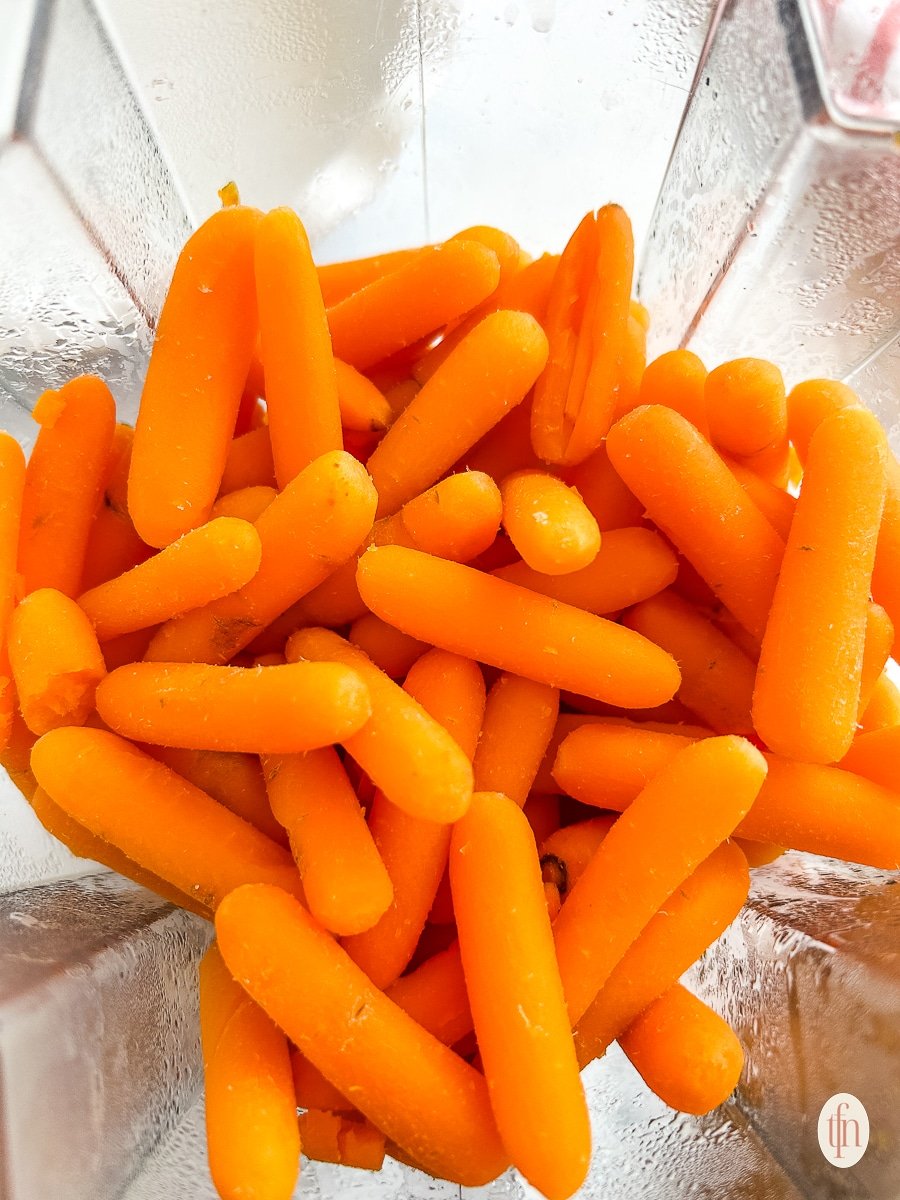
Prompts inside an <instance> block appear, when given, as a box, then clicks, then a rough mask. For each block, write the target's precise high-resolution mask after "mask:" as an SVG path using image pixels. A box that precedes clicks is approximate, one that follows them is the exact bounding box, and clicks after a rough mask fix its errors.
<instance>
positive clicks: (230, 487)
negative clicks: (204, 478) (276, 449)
mask: <svg viewBox="0 0 900 1200" xmlns="http://www.w3.org/2000/svg"><path fill="white" fill-rule="evenodd" d="M248 487H275V463H274V460H273V458H272V438H271V435H270V433H269V427H268V425H260V426H259V428H258V429H250V430H248V431H247V433H242V434H241V435H240V436H239V437H236V438H234V440H233V441H231V442H229V444H228V450H227V452H226V456H225V466H224V467H223V469H222V478H221V482H220V485H219V495H222V496H226V495H228V494H229V493H230V492H236V491H239V490H240V489H241V488H248Z"/></svg>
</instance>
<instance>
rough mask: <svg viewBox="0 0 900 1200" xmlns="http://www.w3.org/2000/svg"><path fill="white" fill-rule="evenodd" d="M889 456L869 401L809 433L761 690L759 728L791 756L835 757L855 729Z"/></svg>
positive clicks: (756, 709) (756, 706) (763, 657)
mask: <svg viewBox="0 0 900 1200" xmlns="http://www.w3.org/2000/svg"><path fill="white" fill-rule="evenodd" d="M886 457H887V443H886V440H885V436H884V432H883V430H882V428H881V426H880V425H879V424H878V422H877V421H876V420H875V418H874V417H873V416H872V415H871V414H870V413H867V412H865V411H864V410H862V409H855V408H854V409H847V410H845V411H844V412H842V413H838V414H837V415H836V416H833V417H829V418H827V419H826V420H825V421H823V423H822V424H821V425H820V426H819V428H818V429H817V430H816V432H815V433H814V434H813V437H812V440H811V442H810V446H809V453H808V458H807V463H806V472H805V475H804V479H803V488H802V490H801V492H800V499H799V500H798V502H797V511H796V513H795V514H794V520H793V522H792V524H791V532H790V536H789V537H788V542H787V549H786V551H785V554H784V561H783V563H782V567H781V574H780V575H779V578H778V584H777V586H776V588H775V595H774V599H773V601H772V610H771V612H770V614H769V619H768V623H767V625H766V631H765V637H764V638H763V643H762V651H761V653H760V658H759V669H758V673H757V679H756V689H755V692H754V696H753V723H754V725H755V727H756V730H757V732H758V733H759V735H760V737H761V738H762V739H763V740H764V741H765V742H766V744H767V745H768V746H769V747H770V748H771V749H772V750H775V751H777V752H778V753H781V754H785V755H787V756H789V757H791V758H797V759H801V760H803V761H806V762H819V763H829V762H836V761H837V760H838V759H839V758H841V757H842V756H843V755H844V754H845V753H846V752H847V750H848V749H849V747H850V742H851V741H852V739H853V734H854V732H855V729H856V718H857V712H858V709H859V695H860V672H861V668H862V657H863V647H864V644H865V635H866V619H867V606H868V597H869V585H870V581H871V578H872V566H873V563H874V560H875V544H876V540H877V538H878V529H879V524H880V521H881V513H882V508H883V505H884V490H885V462H886Z"/></svg>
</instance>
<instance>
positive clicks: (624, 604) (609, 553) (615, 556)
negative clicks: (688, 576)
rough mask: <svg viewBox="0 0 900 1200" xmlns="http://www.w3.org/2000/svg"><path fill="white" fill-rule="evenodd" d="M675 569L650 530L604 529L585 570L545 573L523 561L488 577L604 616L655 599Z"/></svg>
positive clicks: (665, 546) (664, 547)
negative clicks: (493, 577) (597, 546)
mask: <svg viewBox="0 0 900 1200" xmlns="http://www.w3.org/2000/svg"><path fill="white" fill-rule="evenodd" d="M677 571H678V559H677V558H676V556H675V554H674V552H673V550H672V549H671V547H670V546H669V545H668V544H667V543H666V542H665V541H664V540H663V539H662V538H661V537H660V536H659V534H657V533H654V532H653V530H651V529H641V528H639V527H638V528H634V529H631V528H625V529H610V530H608V531H607V532H606V533H604V535H603V541H602V543H601V545H600V550H599V552H598V554H597V557H596V558H595V559H594V561H593V562H592V563H591V564H590V566H587V567H584V568H582V570H580V571H573V572H572V573H571V574H569V575H545V574H542V573H541V572H540V571H536V570H534V569H533V568H532V567H529V566H528V565H527V564H526V563H523V562H517V563H513V564H512V565H511V566H508V567H500V568H499V569H498V570H496V571H493V572H491V573H492V574H493V575H495V576H496V577H497V578H498V579H505V580H506V581H507V582H508V583H515V584H518V585H519V586H520V587H525V588H528V589H530V590H531V591H533V592H540V593H541V595H542V596H550V597H552V598H553V599H554V600H561V601H562V602H563V603H564V604H571V605H573V607H575V608H583V609H585V610H586V611H587V612H592V613H595V614H596V615H597V616H603V615H604V614H609V613H615V612H618V611H619V610H620V609H623V608H628V607H630V606H631V605H632V604H637V603H639V602H640V601H641V600H647V599H648V598H649V597H650V596H654V595H656V593H657V592H660V591H662V589H663V588H665V587H667V586H668V585H669V584H671V583H673V582H674V580H675V576H676V574H677Z"/></svg>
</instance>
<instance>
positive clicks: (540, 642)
mask: <svg viewBox="0 0 900 1200" xmlns="http://www.w3.org/2000/svg"><path fill="white" fill-rule="evenodd" d="M357 583H358V585H359V590H360V594H361V595H362V598H363V600H364V601H365V602H366V604H367V605H368V606H369V608H370V609H371V610H372V612H374V613H376V614H377V615H378V616H379V617H381V618H382V620H384V621H387V622H389V624H391V625H396V626H397V628H398V629H402V630H403V631H404V632H405V633H408V634H410V635H411V636H412V637H416V638H419V639H420V640H421V641H424V642H430V643H431V644H432V645H435V646H441V647H442V648H443V649H445V650H450V651H452V652H453V653H456V654H462V655H464V656H466V657H468V658H475V659H477V660H479V661H480V662H484V663H488V664H490V665H491V666H495V667H499V668H500V669H501V670H503V671H510V672H512V673H513V674H516V675H524V676H525V678H526V679H533V680H535V681H536V682H538V683H546V684H549V685H550V686H551V687H567V688H570V689H571V690H572V691H576V692H582V693H584V694H585V695H588V696H594V697H596V698H597V699H599V700H608V701H610V702H611V703H614V704H620V705H623V706H628V705H635V706H640V705H652V704H657V703H662V701H663V700H668V699H669V698H670V697H671V696H672V695H673V693H674V692H675V690H676V689H677V687H678V682H679V675H678V668H677V666H676V665H675V662H674V660H673V659H672V658H671V657H670V656H669V655H668V654H666V653H665V651H663V650H660V649H659V648H658V647H656V646H653V645H652V644H651V643H650V642H647V641H646V640H645V639H644V638H642V637H641V636H640V635H639V634H635V633H633V632H632V631H631V630H627V629H622V628H621V627H620V626H618V625H613V624H612V623H611V622H610V621H606V620H604V619H603V618H602V617H595V616H593V615H592V614H590V613H586V612H582V611H581V610H580V609H575V608H570V607H569V606H568V605H564V604H558V603H556V602H555V601H553V600H550V599H548V598H547V597H546V596H539V595H538V594H537V593H534V592H529V591H527V590H526V589H525V588H521V587H517V586H516V585H515V584H511V583H507V582H506V581H505V580H503V579H494V578H492V577H491V576H489V575H482V574H480V573H479V572H478V571H475V570H473V569H472V568H471V567H465V566H461V565H460V564H459V563H451V562H447V561H446V560H445V559H439V558H433V557H431V556H430V555H427V554H422V553H421V552H420V551H418V550H407V549H405V548H403V547H400V546H385V547H383V548H381V549H370V550H367V551H366V553H365V554H364V555H363V556H362V558H361V559H360V563H359V569H358V571H357Z"/></svg>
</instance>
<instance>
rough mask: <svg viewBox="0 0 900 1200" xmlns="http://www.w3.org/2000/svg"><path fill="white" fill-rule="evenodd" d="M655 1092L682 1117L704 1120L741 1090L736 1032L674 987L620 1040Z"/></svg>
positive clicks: (684, 990)
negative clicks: (682, 1115)
mask: <svg viewBox="0 0 900 1200" xmlns="http://www.w3.org/2000/svg"><path fill="white" fill-rule="evenodd" d="M619 1042H620V1044H621V1046H622V1049H623V1050H624V1051H625V1053H626V1054H627V1056H628V1058H629V1060H630V1061H631V1064H632V1066H634V1067H635V1069H636V1070H637V1071H638V1073H639V1074H640V1076H641V1078H642V1079H643V1080H644V1082H645V1083H646V1084H647V1086H648V1087H649V1088H650V1090H651V1091H652V1092H655V1093H656V1095H657V1096H659V1098H660V1099H661V1100H663V1101H664V1102H665V1103H666V1104H668V1106H669V1107H670V1108H674V1109H676V1110H677V1111H678V1112H686V1113H693V1114H695V1115H696V1116H702V1114H703V1113H708V1112H710V1111H711V1110H712V1109H714V1108H717V1107H718V1106H719V1105H720V1104H723V1103H724V1102H725V1101H726V1100H727V1099H728V1097H729V1096H730V1095H731V1093H732V1092H733V1091H734V1089H735V1088H736V1087H737V1083H738V1080H739V1079H740V1076H741V1071H742V1069H743V1066H744V1052H743V1050H742V1049H741V1043H740V1042H739V1041H738V1039H737V1037H736V1036H735V1034H734V1031H733V1030H732V1029H731V1027H730V1026H729V1025H728V1024H727V1022H725V1021H723V1020H722V1018H721V1017H720V1016H719V1014H718V1013H716V1012H713V1010H712V1009H711V1008H709V1007H708V1005H706V1004H704V1003H703V1001H702V1000H698V999H697V997H696V996H694V995H692V994H691V993H690V992H689V991H688V990H687V988H683V987H682V986H681V985H680V984H678V983H676V984H675V985H674V987H671V988H669V990H668V991H667V992H664V993H663V994H662V995H661V996H660V997H659V999H658V1000H654V1001H653V1003H652V1004H651V1005H650V1006H649V1007H648V1008H646V1009H645V1010H644V1012H642V1013H641V1015H640V1016H639V1017H638V1018H637V1020H636V1021H633V1022H632V1024H631V1025H629V1027H628V1029H627V1030H626V1031H625V1033H623V1034H622V1036H621V1037H620V1038H619Z"/></svg>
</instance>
